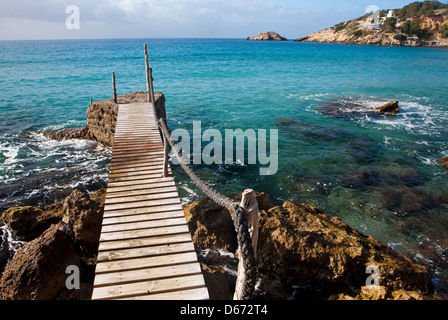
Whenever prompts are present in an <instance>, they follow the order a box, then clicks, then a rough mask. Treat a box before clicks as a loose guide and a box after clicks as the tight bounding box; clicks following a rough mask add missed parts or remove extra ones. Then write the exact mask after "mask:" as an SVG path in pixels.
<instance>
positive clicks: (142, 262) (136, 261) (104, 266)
mask: <svg viewBox="0 0 448 320" xmlns="http://www.w3.org/2000/svg"><path fill="white" fill-rule="evenodd" d="M192 262H197V255H196V252H194V251H191V252H181V253H173V254H170V255H163V256H153V257H141V258H132V259H126V260H113V261H102V262H99V263H97V265H96V268H95V274H100V273H106V272H115V271H125V270H132V269H139V268H153V267H161V266H167V265H174V264H181V263H192Z"/></svg>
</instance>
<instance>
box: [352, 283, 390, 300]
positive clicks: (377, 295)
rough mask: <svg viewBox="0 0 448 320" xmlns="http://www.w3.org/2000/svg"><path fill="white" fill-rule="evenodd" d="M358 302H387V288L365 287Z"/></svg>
mask: <svg viewBox="0 0 448 320" xmlns="http://www.w3.org/2000/svg"><path fill="white" fill-rule="evenodd" d="M355 299H356V300H385V299H386V288H385V287H384V286H368V287H367V286H363V287H361V292H360V293H359V294H358V295H357V296H356V298H355Z"/></svg>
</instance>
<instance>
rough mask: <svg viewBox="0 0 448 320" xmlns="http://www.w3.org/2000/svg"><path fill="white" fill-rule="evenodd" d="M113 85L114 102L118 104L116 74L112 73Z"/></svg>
mask: <svg viewBox="0 0 448 320" xmlns="http://www.w3.org/2000/svg"><path fill="white" fill-rule="evenodd" d="M112 85H113V87H114V102H115V103H117V87H116V85H115V72H112Z"/></svg>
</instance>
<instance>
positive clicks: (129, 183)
mask: <svg viewBox="0 0 448 320" xmlns="http://www.w3.org/2000/svg"><path fill="white" fill-rule="evenodd" d="M161 179H172V177H165V178H162V177H161V175H160V176H159V177H154V178H151V179H143V180H131V181H116V182H110V183H109V184H108V186H107V188H108V189H109V187H110V188H115V187H123V186H134V185H143V184H151V183H155V182H160V181H163V180H161Z"/></svg>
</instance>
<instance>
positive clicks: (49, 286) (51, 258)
mask: <svg viewBox="0 0 448 320" xmlns="http://www.w3.org/2000/svg"><path fill="white" fill-rule="evenodd" d="M80 263H81V259H80V256H79V254H78V253H77V252H76V249H75V246H74V238H73V237H72V235H71V231H70V229H69V228H68V226H66V225H65V224H57V225H52V226H51V227H50V228H48V229H47V230H46V231H45V232H44V233H43V234H42V235H41V236H40V237H38V238H36V239H34V240H33V241H31V242H28V243H27V244H25V245H24V246H23V247H21V248H20V249H18V251H17V252H16V254H15V255H14V257H13V259H12V260H11V261H10V262H9V263H8V264H7V265H6V268H5V270H4V273H3V276H2V277H1V278H0V299H1V300H31V299H32V300H53V299H56V298H57V297H58V295H59V294H60V293H61V292H62V291H64V289H65V281H66V279H67V274H66V273H65V270H66V268H67V266H70V265H75V266H79V265H80Z"/></svg>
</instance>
